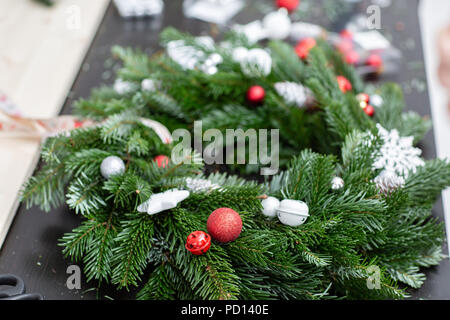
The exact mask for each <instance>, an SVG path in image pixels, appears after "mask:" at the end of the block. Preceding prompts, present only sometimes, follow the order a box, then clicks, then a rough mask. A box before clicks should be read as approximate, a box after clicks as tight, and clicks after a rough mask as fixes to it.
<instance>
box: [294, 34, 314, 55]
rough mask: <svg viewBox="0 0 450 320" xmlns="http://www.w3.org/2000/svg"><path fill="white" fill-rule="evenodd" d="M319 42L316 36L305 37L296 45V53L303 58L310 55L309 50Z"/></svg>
mask: <svg viewBox="0 0 450 320" xmlns="http://www.w3.org/2000/svg"><path fill="white" fill-rule="evenodd" d="M316 44H317V42H316V39H314V38H305V39H303V40H301V41H300V42H299V43H297V45H296V46H295V53H297V55H298V57H299V58H300V59H302V60H305V59H306V58H307V57H308V54H309V51H310V50H311V49H312V48H314V47H315V46H316Z"/></svg>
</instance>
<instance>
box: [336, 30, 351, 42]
mask: <svg viewBox="0 0 450 320" xmlns="http://www.w3.org/2000/svg"><path fill="white" fill-rule="evenodd" d="M339 35H340V36H341V38H344V39H348V40H352V39H353V33H352V32H351V31H350V30H347V29H344V30H342V31H341V32H340V33H339Z"/></svg>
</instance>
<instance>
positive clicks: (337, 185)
mask: <svg viewBox="0 0 450 320" xmlns="http://www.w3.org/2000/svg"><path fill="white" fill-rule="evenodd" d="M343 187H344V179H342V178H341V177H334V178H333V180H331V189H332V190H340V189H342V188H343Z"/></svg>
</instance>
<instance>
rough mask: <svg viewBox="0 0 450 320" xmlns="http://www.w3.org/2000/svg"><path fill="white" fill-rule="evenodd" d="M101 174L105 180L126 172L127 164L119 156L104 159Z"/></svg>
mask: <svg viewBox="0 0 450 320" xmlns="http://www.w3.org/2000/svg"><path fill="white" fill-rule="evenodd" d="M100 172H101V174H102V176H103V177H104V178H105V179H109V178H111V177H112V176H114V175H118V174H122V173H124V172H125V163H124V162H123V160H122V159H120V158H119V157H117V156H109V157H106V158H105V159H103V161H102V164H101V165H100Z"/></svg>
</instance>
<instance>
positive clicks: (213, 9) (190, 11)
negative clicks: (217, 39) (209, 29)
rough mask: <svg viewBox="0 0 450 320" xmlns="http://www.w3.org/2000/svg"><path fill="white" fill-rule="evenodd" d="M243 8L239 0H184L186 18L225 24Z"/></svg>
mask: <svg viewBox="0 0 450 320" xmlns="http://www.w3.org/2000/svg"><path fill="white" fill-rule="evenodd" d="M243 6H244V3H243V1H241V0H225V1H224V0H185V2H184V3H183V7H184V14H185V15H186V17H188V18H196V19H199V20H203V21H207V22H212V23H217V24H225V23H226V22H227V21H228V20H230V19H231V18H232V17H233V16H234V15H236V14H237V13H238V12H239V11H240V10H241V9H242V7H243Z"/></svg>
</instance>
